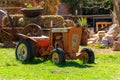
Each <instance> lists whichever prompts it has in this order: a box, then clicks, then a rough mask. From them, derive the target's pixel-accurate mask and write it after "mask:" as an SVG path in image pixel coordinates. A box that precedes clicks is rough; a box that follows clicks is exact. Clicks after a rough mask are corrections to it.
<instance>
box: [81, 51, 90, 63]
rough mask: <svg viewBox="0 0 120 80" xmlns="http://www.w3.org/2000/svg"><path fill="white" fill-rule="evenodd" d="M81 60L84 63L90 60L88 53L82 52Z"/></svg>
mask: <svg viewBox="0 0 120 80" xmlns="http://www.w3.org/2000/svg"><path fill="white" fill-rule="evenodd" d="M81 60H83V62H87V61H88V60H89V55H88V53H87V52H86V51H83V52H81Z"/></svg>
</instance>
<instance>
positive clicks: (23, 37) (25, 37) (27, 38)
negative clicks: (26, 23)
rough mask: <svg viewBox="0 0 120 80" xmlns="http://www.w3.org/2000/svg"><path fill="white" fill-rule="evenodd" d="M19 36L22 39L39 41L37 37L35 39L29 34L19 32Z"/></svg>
mask: <svg viewBox="0 0 120 80" xmlns="http://www.w3.org/2000/svg"><path fill="white" fill-rule="evenodd" d="M18 36H19V37H20V38H21V39H25V40H30V41H32V42H33V43H35V44H36V43H37V41H36V40H35V39H33V38H31V37H29V36H27V35H24V34H21V33H18Z"/></svg>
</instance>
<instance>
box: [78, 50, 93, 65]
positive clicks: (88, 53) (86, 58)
mask: <svg viewBox="0 0 120 80" xmlns="http://www.w3.org/2000/svg"><path fill="white" fill-rule="evenodd" d="M80 53H81V58H80V59H81V60H83V63H85V62H87V63H94V62H95V55H94V52H93V51H92V49H90V48H83V49H82V50H81V51H80Z"/></svg>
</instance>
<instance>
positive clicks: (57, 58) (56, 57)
mask: <svg viewBox="0 0 120 80" xmlns="http://www.w3.org/2000/svg"><path fill="white" fill-rule="evenodd" d="M59 61H60V60H59V55H58V53H57V52H54V53H53V54H52V62H54V63H59Z"/></svg>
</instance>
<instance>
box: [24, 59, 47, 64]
mask: <svg viewBox="0 0 120 80" xmlns="http://www.w3.org/2000/svg"><path fill="white" fill-rule="evenodd" d="M48 60H49V59H40V58H37V59H34V60H33V61H26V62H22V64H40V63H43V62H45V61H48Z"/></svg>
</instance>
